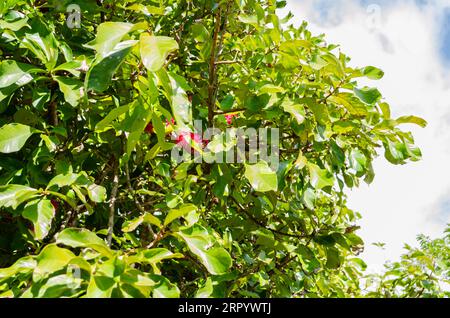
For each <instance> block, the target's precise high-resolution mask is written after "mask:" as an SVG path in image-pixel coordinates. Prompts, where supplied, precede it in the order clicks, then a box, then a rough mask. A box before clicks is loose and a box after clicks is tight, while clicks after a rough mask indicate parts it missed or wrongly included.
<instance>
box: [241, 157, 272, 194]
mask: <svg viewBox="0 0 450 318" xmlns="http://www.w3.org/2000/svg"><path fill="white" fill-rule="evenodd" d="M245 177H246V178H247V180H248V181H249V182H250V184H251V185H252V187H253V189H255V190H256V191H258V192H268V191H277V188H278V180H277V174H276V172H275V171H273V170H272V169H270V167H269V165H268V164H267V162H265V161H260V162H258V163H257V164H255V165H249V164H245Z"/></svg>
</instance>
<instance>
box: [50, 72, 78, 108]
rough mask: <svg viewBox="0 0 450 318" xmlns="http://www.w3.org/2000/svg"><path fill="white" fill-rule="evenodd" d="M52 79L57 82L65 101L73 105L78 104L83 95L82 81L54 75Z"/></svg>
mask: <svg viewBox="0 0 450 318" xmlns="http://www.w3.org/2000/svg"><path fill="white" fill-rule="evenodd" d="M54 79H55V81H57V82H58V85H59V89H60V90H61V92H63V94H64V98H65V100H66V102H68V103H69V104H70V105H71V106H73V107H76V106H78V104H79V100H80V99H81V98H82V97H83V83H81V82H80V81H79V80H77V79H75V78H71V77H63V76H55V77H54Z"/></svg>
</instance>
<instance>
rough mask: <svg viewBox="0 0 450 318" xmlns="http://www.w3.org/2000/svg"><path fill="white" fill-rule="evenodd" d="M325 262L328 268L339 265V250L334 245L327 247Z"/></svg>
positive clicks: (334, 267)
mask: <svg viewBox="0 0 450 318" xmlns="http://www.w3.org/2000/svg"><path fill="white" fill-rule="evenodd" d="M326 251H327V263H326V267H327V268H330V269H336V268H339V267H340V266H341V260H340V257H339V251H338V249H337V248H335V247H327V248H326Z"/></svg>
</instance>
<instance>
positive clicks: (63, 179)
mask: <svg viewBox="0 0 450 318" xmlns="http://www.w3.org/2000/svg"><path fill="white" fill-rule="evenodd" d="M79 177H80V174H78V173H67V174H59V175H57V176H55V177H53V179H51V180H50V182H49V183H48V184H47V189H50V188H51V187H52V186H55V185H56V186H58V188H62V187H66V186H71V185H72V184H74V183H75V182H76V181H77V179H78V178H79Z"/></svg>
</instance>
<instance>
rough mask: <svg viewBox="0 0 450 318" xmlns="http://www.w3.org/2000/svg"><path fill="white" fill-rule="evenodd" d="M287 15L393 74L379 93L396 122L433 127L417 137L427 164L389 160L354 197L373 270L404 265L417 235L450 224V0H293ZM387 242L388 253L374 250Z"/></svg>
mask: <svg viewBox="0 0 450 318" xmlns="http://www.w3.org/2000/svg"><path fill="white" fill-rule="evenodd" d="M287 3H288V5H287V7H286V8H284V9H282V10H280V15H282V16H285V15H286V14H287V13H288V11H291V12H292V13H293V14H294V18H293V20H291V21H292V22H293V23H294V24H296V25H299V24H300V23H301V22H302V21H303V20H306V21H307V22H308V23H309V30H310V31H311V32H312V33H314V34H322V33H325V34H326V40H327V42H328V43H333V44H339V45H340V49H341V51H342V52H343V53H345V54H346V55H348V56H350V57H351V58H352V61H351V63H350V65H351V66H354V67H363V66H368V65H372V66H376V67H379V68H381V69H382V70H383V71H384V72H385V76H384V78H383V79H381V80H379V81H371V80H364V81H360V83H361V86H365V85H367V86H372V87H377V88H378V89H379V90H380V91H381V93H382V94H383V96H384V98H385V100H386V101H387V102H388V103H389V104H390V105H391V110H392V117H394V118H396V117H399V116H401V115H417V116H420V117H422V118H424V119H426V120H427V121H428V124H429V125H428V126H427V128H425V129H423V128H420V127H416V126H410V125H403V129H405V130H410V131H412V132H413V134H414V136H415V140H416V144H417V145H418V146H419V147H420V148H421V150H422V153H423V159H422V160H421V161H420V162H417V163H408V164H407V165H404V166H394V165H391V164H390V163H388V162H387V161H386V160H385V158H384V157H383V156H380V157H379V158H378V159H376V160H375V162H374V169H375V173H376V176H375V180H374V182H373V183H372V184H371V185H370V186H367V185H366V184H365V183H362V185H361V186H360V187H359V188H357V189H354V190H352V191H350V192H349V193H348V196H349V199H348V205H349V207H350V208H352V209H354V210H356V211H359V212H360V213H361V214H362V220H361V221H360V222H359V225H360V226H361V230H360V231H358V234H359V235H360V236H361V237H362V238H363V239H364V241H365V242H366V247H365V251H364V252H363V253H362V254H361V255H360V256H361V257H362V258H363V259H364V260H365V261H366V263H367V264H368V269H369V271H379V270H381V269H382V268H383V266H382V265H383V264H384V263H385V262H386V261H388V260H392V261H395V260H398V259H399V257H400V255H401V253H402V252H403V251H404V250H403V246H404V244H405V243H408V244H410V245H413V246H416V245H417V244H416V236H417V235H418V234H425V235H428V236H430V237H432V238H437V237H440V236H442V234H443V231H444V229H445V227H446V224H447V223H450V0H435V1H432V0H428V1H427V0H389V1H387V0H378V1H377V0H288V1H287ZM377 242H383V243H386V245H385V248H384V249H380V248H379V247H377V246H374V245H373V244H372V243H377Z"/></svg>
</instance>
